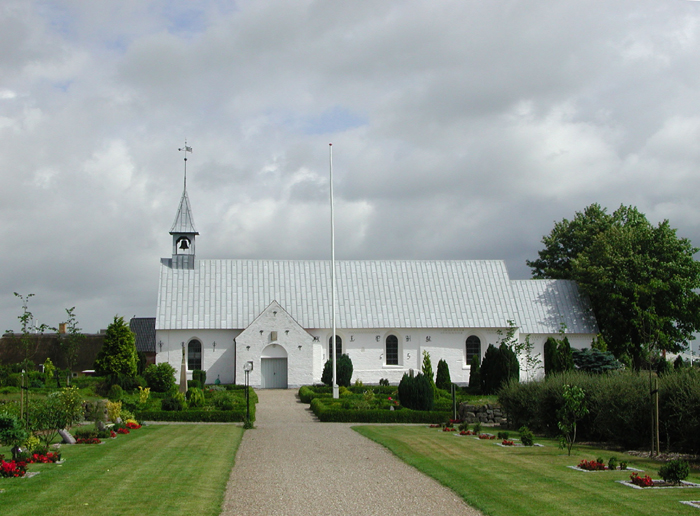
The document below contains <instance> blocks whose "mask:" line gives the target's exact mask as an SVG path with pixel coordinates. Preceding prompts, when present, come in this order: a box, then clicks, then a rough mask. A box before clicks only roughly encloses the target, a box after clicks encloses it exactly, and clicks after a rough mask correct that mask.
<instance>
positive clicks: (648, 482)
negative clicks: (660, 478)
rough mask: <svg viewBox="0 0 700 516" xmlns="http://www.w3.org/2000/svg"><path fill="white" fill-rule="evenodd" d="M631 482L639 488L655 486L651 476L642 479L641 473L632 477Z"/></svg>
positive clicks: (633, 474) (635, 473)
mask: <svg viewBox="0 0 700 516" xmlns="http://www.w3.org/2000/svg"><path fill="white" fill-rule="evenodd" d="M630 482H632V483H633V484H634V485H635V486H639V487H651V486H653V485H654V481H653V480H652V479H651V477H650V476H649V475H644V476H643V477H640V476H639V473H637V472H634V473H632V474H631V475H630Z"/></svg>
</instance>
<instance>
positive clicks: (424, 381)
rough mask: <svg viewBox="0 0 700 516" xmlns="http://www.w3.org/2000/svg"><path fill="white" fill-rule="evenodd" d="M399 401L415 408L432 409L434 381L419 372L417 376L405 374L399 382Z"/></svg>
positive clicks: (410, 407)
mask: <svg viewBox="0 0 700 516" xmlns="http://www.w3.org/2000/svg"><path fill="white" fill-rule="evenodd" d="M398 394H399V401H400V402H401V405H402V406H403V407H406V408H408V409H413V410H432V409H433V404H434V401H435V392H434V389H433V385H432V382H430V380H429V379H428V378H427V377H426V376H425V375H423V374H422V373H418V374H417V375H416V376H409V375H408V374H405V373H404V375H403V378H401V383H399V389H398Z"/></svg>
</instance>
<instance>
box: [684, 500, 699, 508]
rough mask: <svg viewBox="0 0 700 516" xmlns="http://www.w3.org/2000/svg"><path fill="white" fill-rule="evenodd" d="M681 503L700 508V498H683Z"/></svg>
mask: <svg viewBox="0 0 700 516" xmlns="http://www.w3.org/2000/svg"><path fill="white" fill-rule="evenodd" d="M681 503H682V504H684V505H690V506H691V507H695V508H696V509H700V500H688V501H683V500H681Z"/></svg>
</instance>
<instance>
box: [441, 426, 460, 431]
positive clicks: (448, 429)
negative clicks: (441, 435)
mask: <svg viewBox="0 0 700 516" xmlns="http://www.w3.org/2000/svg"><path fill="white" fill-rule="evenodd" d="M442 431H443V432H456V431H457V429H456V428H453V427H451V426H446V427H445V428H443V429H442Z"/></svg>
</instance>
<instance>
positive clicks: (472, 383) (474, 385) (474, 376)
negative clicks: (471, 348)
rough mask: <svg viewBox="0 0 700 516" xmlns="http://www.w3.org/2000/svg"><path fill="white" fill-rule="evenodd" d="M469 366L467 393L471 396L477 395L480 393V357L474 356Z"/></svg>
mask: <svg viewBox="0 0 700 516" xmlns="http://www.w3.org/2000/svg"><path fill="white" fill-rule="evenodd" d="M470 365H471V367H470V368H469V391H470V392H471V393H472V394H479V393H481V357H480V356H479V355H474V356H473V357H472V360H471V363H470Z"/></svg>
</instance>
